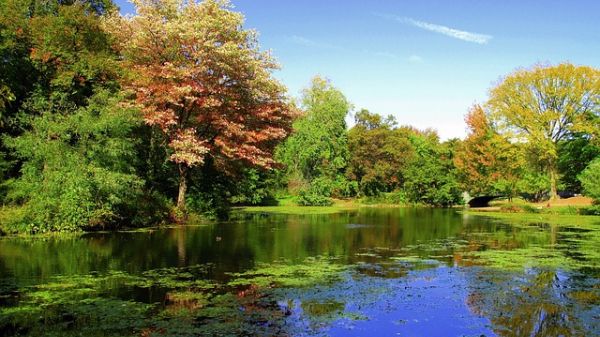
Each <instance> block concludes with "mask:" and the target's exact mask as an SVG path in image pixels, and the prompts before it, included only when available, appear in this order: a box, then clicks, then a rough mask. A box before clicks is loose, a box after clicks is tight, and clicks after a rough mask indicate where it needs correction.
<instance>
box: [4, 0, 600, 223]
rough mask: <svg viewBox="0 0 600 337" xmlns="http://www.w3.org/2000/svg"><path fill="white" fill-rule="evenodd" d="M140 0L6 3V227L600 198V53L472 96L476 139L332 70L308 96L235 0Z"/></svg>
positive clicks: (523, 72) (514, 77)
mask: <svg viewBox="0 0 600 337" xmlns="http://www.w3.org/2000/svg"><path fill="white" fill-rule="evenodd" d="M133 3H134V5H135V6H136V8H137V15H136V16H133V17H123V16H121V15H120V14H119V13H118V8H116V7H115V5H114V4H113V3H112V2H111V1H110V0H99V1H37V0H34V1H29V0H27V1H25V0H7V1H3V2H2V4H0V60H2V61H1V62H0V74H1V75H0V76H1V77H0V130H1V133H2V138H1V144H0V182H1V183H0V199H1V201H2V203H3V205H4V207H3V208H2V211H1V213H2V215H0V221H1V224H0V228H1V229H0V232H5V233H16V232H27V233H39V232H49V231H79V230H99V229H112V228H123V227H141V226H148V225H152V224H157V223H162V222H184V221H186V218H187V216H188V214H190V213H197V214H203V215H204V216H206V217H212V218H217V217H226V216H227V214H228V212H229V210H230V208H231V207H232V206H236V205H246V206H247V205H262V206H268V205H270V206H273V205H276V204H277V200H278V199H282V198H287V200H290V197H291V198H292V199H291V200H294V203H295V205H287V207H300V206H330V207H334V208H335V207H336V204H334V203H333V199H332V198H338V199H340V198H341V199H348V198H361V199H362V200H366V202H371V203H372V202H377V201H378V200H383V201H384V202H385V203H394V204H424V205H432V206H451V205H457V204H461V203H463V202H465V198H464V192H468V194H470V195H471V196H478V195H500V196H505V197H508V198H509V199H512V198H514V197H517V196H519V197H524V198H526V199H528V200H535V201H539V200H544V199H551V200H552V199H556V198H557V197H558V194H559V192H561V191H564V192H565V193H570V194H581V193H583V194H586V195H588V196H590V197H592V198H594V199H595V200H596V201H598V200H600V193H599V192H598V187H599V186H600V176H599V174H600V157H599V156H600V141H599V138H598V137H599V135H600V110H599V106H600V102H599V101H598V97H599V96H600V71H599V70H598V69H595V68H592V67H588V66H577V65H572V64H569V63H563V64H559V65H535V66H533V67H531V68H528V69H520V70H517V71H515V72H514V73H512V74H509V75H507V76H506V77H505V78H503V79H502V80H501V81H500V82H499V83H498V84H497V85H496V86H495V87H494V88H492V90H491V92H490V97H489V100H488V101H486V102H484V103H482V104H480V105H475V106H473V107H472V109H471V110H470V111H469V112H468V114H467V116H466V123H467V126H468V129H469V134H468V136H467V137H466V139H464V140H460V139H449V140H441V139H440V137H439V136H438V135H437V133H436V131H434V130H418V129H416V128H414V127H411V126H405V125H402V121H398V120H396V119H395V118H394V117H392V116H388V117H385V116H381V115H379V114H377V113H373V112H370V111H368V110H366V109H356V108H355V107H354V106H353V105H352V104H351V102H350V101H349V100H348V99H347V98H346V97H345V96H344V94H343V93H342V92H341V91H340V90H339V89H338V88H336V87H335V86H334V84H333V83H332V82H331V81H330V80H327V79H326V78H324V77H320V76H316V77H315V78H314V79H313V80H312V81H311V83H309V84H308V86H307V88H306V89H305V90H304V91H303V92H302V93H301V97H300V98H299V99H293V98H291V97H290V96H289V95H288V93H286V89H285V87H284V86H283V85H282V84H281V83H279V82H278V81H277V80H276V79H275V78H274V77H273V72H274V71H275V70H276V69H278V67H279V66H278V64H277V63H276V62H275V60H274V59H273V57H272V56H271V54H270V53H269V52H265V51H263V50H262V49H261V47H260V46H259V43H258V39H257V33H256V32H255V31H253V30H248V29H245V28H244V17H243V15H242V14H241V13H237V12H235V11H233V9H232V6H230V4H229V3H228V2H227V1H221V0H205V1H202V2H199V3H194V2H192V3H189V2H186V1H182V0H158V1H146V0H134V1H133ZM349 115H352V116H353V117H354V121H355V122H354V124H353V125H352V126H351V127H350V128H349V125H347V124H346V118H347V117H348V116H349ZM307 211H308V209H304V210H303V211H302V212H307Z"/></svg>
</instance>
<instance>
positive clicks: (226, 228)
mask: <svg viewBox="0 0 600 337" xmlns="http://www.w3.org/2000/svg"><path fill="white" fill-rule="evenodd" d="M598 335H600V221H599V222H598V223H594V222H593V221H592V222H589V221H588V223H584V224H579V223H578V224H568V223H567V224H565V223H564V222H562V223H560V224H552V223H527V222H518V221H510V222H509V221H507V220H496V219H491V218H487V217H483V216H475V215H466V214H460V213H458V212H456V211H454V210H440V209H408V208H390V209H382V208H361V209H360V210H357V211H350V212H343V213H338V214H330V215H267V214H260V213H256V214H238V216H237V218H236V220H232V221H229V222H225V223H218V224H210V225H203V226H181V227H174V228H165V229H154V230H145V231H137V232H118V233H91V234H84V235H77V236H60V237H51V238H48V237H45V238H42V237H34V238H2V239H0V336H143V337H148V336H412V337H414V336H598Z"/></svg>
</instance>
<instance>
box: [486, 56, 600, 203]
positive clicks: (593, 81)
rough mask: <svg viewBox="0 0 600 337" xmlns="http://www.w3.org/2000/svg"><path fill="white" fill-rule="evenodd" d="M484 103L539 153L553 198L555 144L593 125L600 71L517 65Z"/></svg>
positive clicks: (502, 127) (507, 130) (503, 126)
mask: <svg viewBox="0 0 600 337" xmlns="http://www.w3.org/2000/svg"><path fill="white" fill-rule="evenodd" d="M487 108H488V109H489V111H490V117H491V119H492V120H493V122H494V123H495V125H497V127H498V130H499V131H500V132H501V133H503V134H504V135H505V136H507V137H510V138H512V139H513V141H517V142H523V143H525V144H527V146H528V147H529V148H530V150H531V151H532V152H533V153H535V154H536V155H537V156H538V160H539V161H540V163H542V164H543V165H544V167H546V171H547V174H548V176H549V179H550V198H551V199H556V198H557V197H558V194H557V181H558V170H557V159H558V149H557V145H558V143H559V142H560V141H564V140H568V139H569V138H570V137H572V136H573V134H574V133H584V134H588V135H589V136H590V137H593V136H594V133H595V132H596V131H597V130H598V125H597V123H598V122H597V116H598V115H599V114H600V112H599V109H600V71H599V70H598V69H595V68H592V67H587V66H575V65H573V64H569V63H562V64H559V65H556V66H541V65H536V66H534V67H532V68H530V69H521V70H517V71H515V72H514V73H512V74H510V75H508V76H507V77H505V78H504V79H503V80H502V81H501V82H500V84H498V86H496V87H495V88H493V89H492V90H491V92H490V99H489V101H488V102H487ZM596 136H597V135H596Z"/></svg>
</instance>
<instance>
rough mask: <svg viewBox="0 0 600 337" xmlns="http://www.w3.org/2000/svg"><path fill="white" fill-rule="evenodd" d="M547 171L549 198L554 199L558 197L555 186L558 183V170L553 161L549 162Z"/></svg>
mask: <svg viewBox="0 0 600 337" xmlns="http://www.w3.org/2000/svg"><path fill="white" fill-rule="evenodd" d="M548 173H549V174H550V200H556V199H558V190H557V188H556V185H557V184H558V172H557V168H556V163H554V161H552V162H550V165H549V166H548Z"/></svg>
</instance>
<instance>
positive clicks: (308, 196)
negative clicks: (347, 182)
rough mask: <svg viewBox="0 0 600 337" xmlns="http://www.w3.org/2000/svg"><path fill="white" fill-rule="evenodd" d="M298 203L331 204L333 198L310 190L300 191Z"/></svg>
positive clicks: (305, 204)
mask: <svg viewBox="0 0 600 337" xmlns="http://www.w3.org/2000/svg"><path fill="white" fill-rule="evenodd" d="M298 205H300V206H331V205H333V201H332V200H331V198H329V197H326V196H323V195H318V194H314V193H310V191H300V193H299V195H298Z"/></svg>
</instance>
